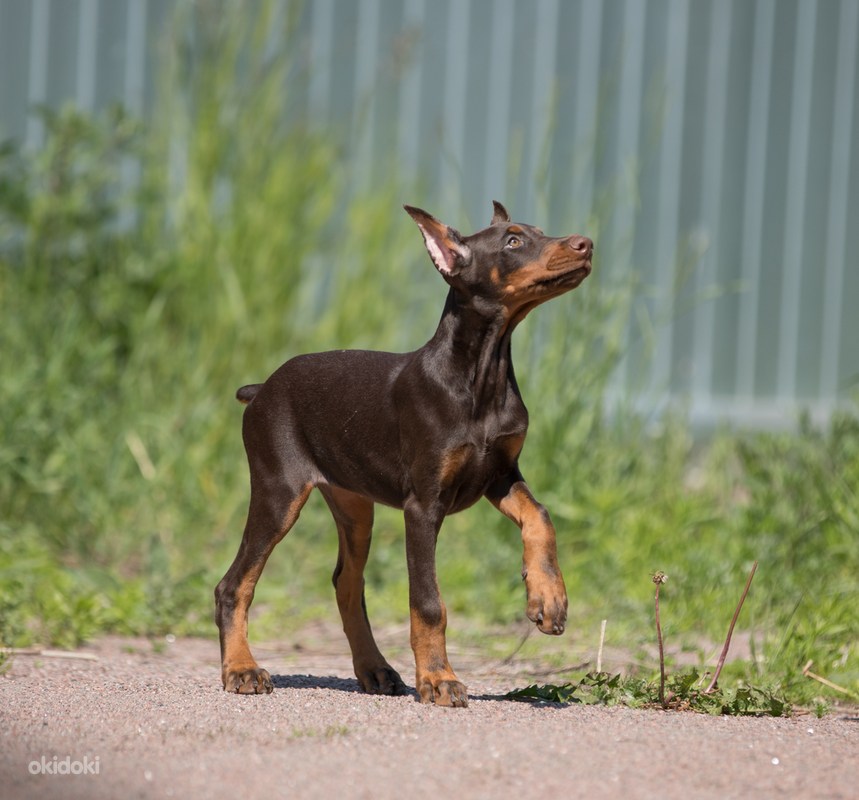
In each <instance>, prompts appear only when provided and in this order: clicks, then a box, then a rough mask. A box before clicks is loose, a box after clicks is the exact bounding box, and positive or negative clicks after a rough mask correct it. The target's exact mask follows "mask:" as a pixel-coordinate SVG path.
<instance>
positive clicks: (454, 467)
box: [439, 444, 474, 488]
mask: <svg viewBox="0 0 859 800" xmlns="http://www.w3.org/2000/svg"><path fill="white" fill-rule="evenodd" d="M473 454H474V445H472V444H464V445H461V446H460V447H455V448H453V449H452V450H449V451H448V452H447V453H445V454H444V456H443V457H442V459H441V468H440V469H439V481H440V483H441V485H442V487H444V488H447V487H448V486H451V485H452V484H453V482H454V481H455V480H456V478H457V476H458V475H459V474H460V472H462V470H463V468H464V467H465V465H466V464H467V463H468V461H469V460H470V459H471V456H472V455H473Z"/></svg>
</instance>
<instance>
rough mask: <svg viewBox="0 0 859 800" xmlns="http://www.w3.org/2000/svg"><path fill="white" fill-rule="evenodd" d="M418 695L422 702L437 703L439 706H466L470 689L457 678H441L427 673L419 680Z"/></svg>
mask: <svg viewBox="0 0 859 800" xmlns="http://www.w3.org/2000/svg"><path fill="white" fill-rule="evenodd" d="M417 684H418V685H417V689H418V695H420V699H421V702H422V703H435V704H436V705H437V706H450V707H453V708H466V707H467V706H468V690H467V689H466V688H465V684H463V683H460V682H459V681H457V680H447V679H439V678H436V677H434V676H432V675H427V676H426V677H424V678H423V679H419V680H418V681H417Z"/></svg>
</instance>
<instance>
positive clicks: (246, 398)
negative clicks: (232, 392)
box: [236, 383, 262, 405]
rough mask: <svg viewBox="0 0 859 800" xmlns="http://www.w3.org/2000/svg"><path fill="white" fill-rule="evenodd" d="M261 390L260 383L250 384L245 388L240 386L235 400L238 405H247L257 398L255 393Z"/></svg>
mask: <svg viewBox="0 0 859 800" xmlns="http://www.w3.org/2000/svg"><path fill="white" fill-rule="evenodd" d="M261 388H262V384H261V383H251V384H248V385H247V386H242V388H241V389H239V390H238V391H237V392H236V400H238V401H239V402H240V403H243V404H244V405H247V404H248V403H250V401H251V400H253V399H254V398H255V397H256V396H257V392H258V391H259V390H260V389H261Z"/></svg>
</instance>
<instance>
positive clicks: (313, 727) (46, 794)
mask: <svg viewBox="0 0 859 800" xmlns="http://www.w3.org/2000/svg"><path fill="white" fill-rule="evenodd" d="M406 638H407V637H406ZM380 644H383V643H382V642H381V641H380ZM385 649H387V650H389V651H390V648H385V647H384V646H383V650H385ZM158 650H160V652H157V651H156V650H153V647H152V644H151V643H149V642H147V641H146V640H140V639H118V638H107V639H102V640H100V641H98V642H96V643H94V644H92V645H90V646H88V647H85V648H82V649H81V650H80V651H78V653H79V654H80V655H82V656H85V657H84V658H75V659H72V658H44V657H32V656H22V655H19V656H16V657H15V658H14V659H13V661H12V665H11V668H10V669H9V670H8V672H7V673H6V674H5V675H4V676H3V677H0V722H2V730H0V796H2V797H3V798H9V800H13V799H14V800H18V798H22V799H23V798H37V797H38V798H64V799H65V798H88V800H89V799H95V800H97V799H98V798H117V797H123V798H137V797H141V798H144V797H145V798H149V797H181V798H190V797H195V798H196V797H212V798H220V797H224V798H231V800H232V798H235V797H236V796H237V795H239V794H245V795H249V796H263V795H269V796H274V797H296V798H317V797H318V798H331V797H336V798H353V797H356V798H374V799H375V798H402V797H404V796H407V797H408V798H409V800H417V798H423V797H428V798H429V797H432V798H434V799H435V800H437V798H439V797H442V798H444V797H448V796H449V797H456V798H472V797H475V798H484V797H485V798H492V799H493V800H498V799H499V798H507V797H511V798H512V797H516V798H523V797H531V798H535V797H536V798H555V797H598V798H615V797H617V798H623V800H632V799H633V798H657V797H658V798H660V800H674V798H678V800H679V799H680V798H682V799H683V800H688V799H689V798H709V797H713V798H716V797H719V798H725V797H729V798H733V797H754V798H770V797H781V798H784V797H788V798H790V797H803V798H818V797H819V798H845V800H846V799H847V798H850V799H851V800H852V798H855V797H857V794H859V789H857V787H859V715H857V714H856V713H854V712H850V711H848V712H841V713H835V714H832V715H830V716H828V717H826V718H824V719H816V718H814V717H812V716H799V717H795V718H793V719H740V718H727V717H724V718H714V717H707V716H700V715H696V714H691V713H677V712H667V713H663V712H660V711H640V710H631V709H625V708H595V707H591V706H579V705H571V706H567V707H559V706H553V705H530V704H525V703H515V702H511V701H507V700H504V699H503V694H504V693H505V692H507V691H508V690H510V689H511V688H515V687H521V686H523V685H526V684H527V683H529V682H534V680H535V679H534V675H535V671H534V665H533V664H526V663H521V662H520V663H517V664H514V665H498V664H497V663H495V664H487V663H485V661H484V662H483V663H481V660H480V659H479V658H477V657H476V656H475V654H470V655H469V654H458V655H457V657H456V659H454V658H453V656H452V661H454V665H455V666H456V667H457V672H458V674H459V675H460V677H461V678H462V679H463V680H464V681H465V683H466V684H467V685H468V687H469V693H470V696H471V703H470V706H469V708H467V709H443V708H435V707H430V706H423V705H420V704H419V703H417V702H415V700H414V698H413V697H397V698H388V697H384V698H380V697H371V696H368V695H364V694H362V693H360V692H359V691H358V688H357V683H356V682H355V680H354V679H353V678H352V677H351V674H352V673H351V662H350V659H349V657H348V652H347V647H346V644H345V640H343V638H342V634H340V635H339V637H338V636H331V637H323V638H321V639H320V638H318V637H317V639H316V640H315V641H312V642H311V643H310V644H309V645H308V644H306V643H305V644H304V646H302V647H300V648H296V647H295V646H294V645H293V646H291V647H287V646H281V647H274V646H269V647H259V646H258V647H257V648H256V653H257V657H258V658H259V660H260V663H261V664H262V665H263V666H265V667H267V668H268V669H269V670H270V671H271V673H272V675H273V676H274V682H275V691H274V693H273V694H271V695H265V696H257V697H243V696H238V695H227V694H225V693H224V692H223V691H222V690H221V688H220V681H219V669H218V647H217V643H216V642H214V641H205V640H198V639H183V640H176V641H172V642H170V643H168V644H165V645H164V647H163V648H158ZM390 660H391V662H392V663H393V665H394V666H395V667H396V668H398V669H399V670H400V672H401V674H402V675H403V677H404V678H405V679H406V681H407V682H408V681H409V680H410V679H411V678H412V676H413V667H412V663H411V660H410V654H408V653H406V652H403V651H402V650H400V651H399V657H396V656H395V657H393V658H391V659H390ZM55 756H56V757H57V762H56V764H57V766H56V767H54V760H53V759H54V757H55ZM66 757H68V762H66ZM75 762H77V764H75ZM64 763H68V765H69V766H68V768H69V769H72V768H74V769H81V768H84V769H86V768H88V769H89V772H88V774H78V775H74V774H73V775H68V774H56V772H58V771H59V772H61V771H62V770H64V769H65V767H64ZM43 765H44V766H45V767H47V768H48V769H49V770H53V771H54V774H45V772H44V771H43ZM96 769H97V770H98V771H97V772H95V770H96ZM33 772H36V773H37V774H32V773H33Z"/></svg>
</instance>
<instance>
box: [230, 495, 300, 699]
mask: <svg viewBox="0 0 859 800" xmlns="http://www.w3.org/2000/svg"><path fill="white" fill-rule="evenodd" d="M312 489H313V486H312V484H309V483H308V484H307V485H305V487H304V488H303V489H302V491H301V493H300V494H299V495H298V496H297V497H296V498H295V499H294V500H293V501H292V503H290V505H289V507H288V509H287V513H286V515H285V516H284V522H283V525H282V526H281V529H280V531H279V533H278V535H277V536H274V537H272V539H271V541H270V542H269V543H268V545H267V547H266V550H265V551H264V552H263V553H262V554H261V555H260V557H259V558H258V559H257V560H256V561H255V563H253V564H252V565H251V567H250V568H249V569H248V570H247V572H246V573H245V575H244V576H243V577H242V579H241V582H240V583H239V585H238V587H237V588H236V591H235V605H234V606H233V612H232V615H231V616H230V618H229V619H227V620H224V621H223V627H222V628H221V631H220V634H221V636H220V638H221V678H222V680H223V683H224V688H225V689H227V690H228V691H239V692H257V693H259V692H261V691H266V692H270V691H271V682H270V680H269V675H268V673H267V672H266V671H265V670H262V669H260V668H259V665H258V664H257V662H256V660H255V659H254V657H253V654H252V653H251V649H250V645H249V643H248V612H249V609H250V606H251V603H252V602H253V599H254V591H255V589H256V584H257V581H258V580H259V577H260V575H261V574H262V571H263V568H264V567H265V564H266V561H267V560H268V557H269V555H271V551H272V550H273V549H274V548H275V546H276V545H277V544H278V542H280V541H281V540H282V539H283V537H284V536H286V534H287V533H288V532H289V529H290V528H291V527H292V526H293V525H294V524H295V521H296V520H297V519H298V515H299V514H300V513H301V509H302V507H303V506H304V504H305V503H306V502H307V498H308V496H309V495H310V492H311V491H312ZM251 673H253V674H251ZM249 675H250V677H248V676H249ZM243 676H244V677H243Z"/></svg>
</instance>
